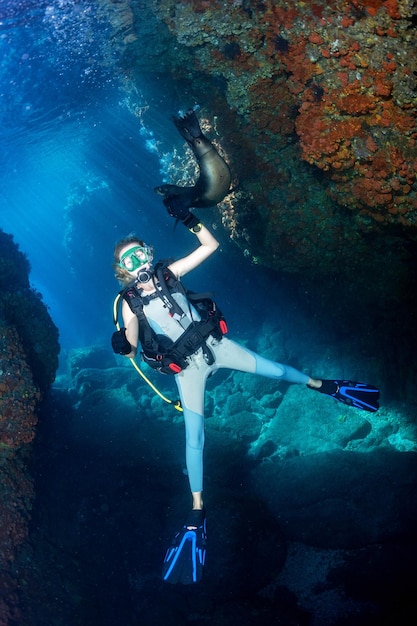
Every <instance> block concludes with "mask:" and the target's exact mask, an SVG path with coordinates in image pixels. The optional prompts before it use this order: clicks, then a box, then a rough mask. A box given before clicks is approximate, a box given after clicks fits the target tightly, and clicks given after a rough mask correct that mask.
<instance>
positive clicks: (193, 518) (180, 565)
mask: <svg viewBox="0 0 417 626" xmlns="http://www.w3.org/2000/svg"><path fill="white" fill-rule="evenodd" d="M206 540H207V531H206V512H205V509H203V510H201V511H200V510H193V511H191V513H190V515H189V516H188V518H187V521H186V522H185V524H184V526H183V527H182V529H181V530H180V531H179V532H177V533H176V534H175V536H174V538H173V540H172V543H171V545H170V547H169V548H168V550H167V552H166V555H165V559H164V564H163V567H162V579H163V580H164V581H165V582H167V583H171V584H173V585H175V584H177V583H181V584H183V585H192V584H193V583H198V582H199V581H200V580H201V578H202V576H203V567H204V563H205V560H206Z"/></svg>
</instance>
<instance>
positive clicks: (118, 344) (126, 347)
mask: <svg viewBox="0 0 417 626" xmlns="http://www.w3.org/2000/svg"><path fill="white" fill-rule="evenodd" d="M111 345H112V348H113V352H115V353H116V354H123V355H126V354H130V352H132V346H131V345H130V343H129V342H128V340H127V338H126V328H121V329H120V330H118V331H116V332H115V333H113V335H112V338H111Z"/></svg>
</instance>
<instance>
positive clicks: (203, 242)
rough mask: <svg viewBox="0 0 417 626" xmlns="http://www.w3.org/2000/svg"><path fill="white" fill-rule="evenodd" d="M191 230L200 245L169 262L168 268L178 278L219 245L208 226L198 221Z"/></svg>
mask: <svg viewBox="0 0 417 626" xmlns="http://www.w3.org/2000/svg"><path fill="white" fill-rule="evenodd" d="M197 228H199V230H197ZM191 232H194V233H195V235H196V237H197V239H198V241H199V242H200V245H199V247H198V248H197V249H196V250H194V251H193V252H191V254H188V255H187V256H185V257H183V258H182V259H178V261H174V263H171V265H170V266H169V269H170V270H171V272H172V273H173V274H175V276H177V277H178V278H180V277H181V276H184V274H187V273H188V272H191V270H193V269H194V268H196V267H198V265H200V263H202V262H203V261H205V260H206V259H207V258H208V257H209V256H210V255H212V254H213V252H215V251H216V250H217V248H218V247H219V242H218V241H217V239H216V238H215V237H213V235H212V234H211V232H210V231H209V230H208V228H206V227H205V226H203V224H200V223H199V224H198V225H197V226H195V227H194V229H191Z"/></svg>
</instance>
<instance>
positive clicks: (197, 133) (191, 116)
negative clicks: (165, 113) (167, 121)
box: [172, 109, 203, 144]
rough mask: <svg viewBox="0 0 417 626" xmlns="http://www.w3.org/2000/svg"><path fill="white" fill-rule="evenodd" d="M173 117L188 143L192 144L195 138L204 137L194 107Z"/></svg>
mask: <svg viewBox="0 0 417 626" xmlns="http://www.w3.org/2000/svg"><path fill="white" fill-rule="evenodd" d="M172 119H173V122H174V124H175V126H176V127H177V128H178V131H179V133H180V134H181V136H182V137H184V139H185V141H188V143H190V144H192V143H193V141H194V140H195V139H200V138H201V137H203V133H202V132H201V128H200V124H199V122H198V119H197V115H196V114H195V112H194V110H193V109H188V111H187V112H186V113H179V114H178V116H176V115H174V116H173V117H172Z"/></svg>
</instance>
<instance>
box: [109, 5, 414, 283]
mask: <svg viewBox="0 0 417 626" xmlns="http://www.w3.org/2000/svg"><path fill="white" fill-rule="evenodd" d="M103 4H106V3H105V2H104V3H103ZM107 4H108V3H107ZM109 11H110V8H109ZM111 15H112V23H113V25H114V26H115V28H117V20H118V19H119V22H120V23H119V30H120V34H121V35H123V37H120V38H119V39H118V42H119V48H120V49H122V54H121V56H122V60H121V66H122V69H123V71H124V73H125V77H126V88H127V89H129V85H130V88H131V89H133V86H134V85H136V86H139V88H141V84H142V83H144V82H146V83H147V84H148V85H150V84H152V81H153V80H154V81H155V82H156V81H160V80H161V78H162V79H163V78H164V76H165V75H166V74H169V80H170V81H173V86H172V85H171V83H169V90H170V91H172V90H174V91H175V92H176V93H175V97H176V98H177V99H178V100H180V99H182V105H183V106H184V105H185V106H186V103H185V102H184V94H186V98H187V100H188V101H190V100H191V101H195V102H198V103H199V104H202V105H204V107H205V110H207V111H208V112H209V115H208V117H213V113H214V115H216V122H215V124H216V131H217V134H218V135H219V136H220V143H221V144H222V146H223V148H224V150H225V151H226V155H227V158H228V160H229V162H230V164H231V166H232V169H233V173H234V175H235V182H236V185H235V188H236V189H237V193H235V194H232V195H231V196H229V197H228V198H227V199H226V201H225V202H224V203H223V204H222V205H221V212H222V222H223V224H224V226H225V227H226V229H227V230H228V232H229V235H230V237H231V238H232V239H233V240H235V241H236V242H237V243H238V245H239V246H240V247H241V248H242V249H243V250H244V251H245V254H247V255H248V256H250V257H251V258H253V260H254V262H256V263H260V264H262V265H265V266H268V267H271V268H273V269H275V270H279V271H285V272H290V273H298V272H300V271H301V272H303V271H305V270H306V269H308V268H311V267H312V265H313V266H314V268H315V274H316V275H318V276H328V274H329V272H332V271H333V272H334V273H335V274H336V273H339V272H340V271H341V269H343V267H345V266H346V264H347V263H349V264H350V266H351V267H353V268H357V267H359V265H360V264H359V263H358V258H360V257H361V256H363V254H365V253H368V255H369V256H372V255H374V257H373V259H372V260H371V263H373V264H374V265H375V266H378V265H379V263H380V262H381V261H383V258H384V251H385V252H386V249H387V243H388V247H389V248H390V250H391V246H393V247H394V248H395V245H396V238H397V237H399V238H400V239H401V238H404V239H406V240H407V241H410V240H411V241H414V242H415V241H417V230H416V223H417V222H416V211H417V196H416V191H417V183H416V177H415V172H416V169H417V145H416V139H417V126H416V110H417V109H416V94H417V78H416V74H417V65H416V62H415V60H414V53H413V51H414V41H415V28H416V16H417V8H416V5H415V2H413V1H412V0H407V1H406V2H397V0H351V1H347V0H331V1H330V2H327V1H326V2H324V1H323V0H316V1H315V2H312V3H310V2H294V3H290V4H288V3H287V2H284V1H283V0H274V1H272V0H265V1H264V2H258V3H256V4H254V3H250V2H245V1H244V0H236V1H234V2H230V3H227V6H226V4H225V3H224V2H219V1H216V0H214V1H213V2H205V1H204V0H193V1H191V0H190V1H187V2H181V3H178V2H174V1H173V0H154V1H153V2H149V3H147V6H146V8H145V7H144V4H143V3H131V2H120V3H118V4H117V7H115V6H114V5H113V4H111ZM145 40H146V41H147V48H146V49H147V53H146V54H144V53H143V46H144V41H145ZM144 77H145V80H143V79H144ZM129 81H130V82H129ZM208 85H209V86H210V88H209V89H208V88H207V87H208ZM145 91H146V88H145ZM149 92H152V88H150V89H149ZM202 94H204V95H202ZM254 224H255V225H257V224H259V226H257V227H256V228H253V225H254ZM381 236H384V238H385V240H384V245H383V246H382V245H381V242H380V241H379V239H380V238H381ZM369 238H371V242H370V241H369ZM370 243H371V245H370ZM370 247H371V249H372V250H371V252H372V254H371V253H370V250H369V248H370ZM397 254H398V250H395V251H394V255H397ZM403 259H406V252H404V253H403Z"/></svg>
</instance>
